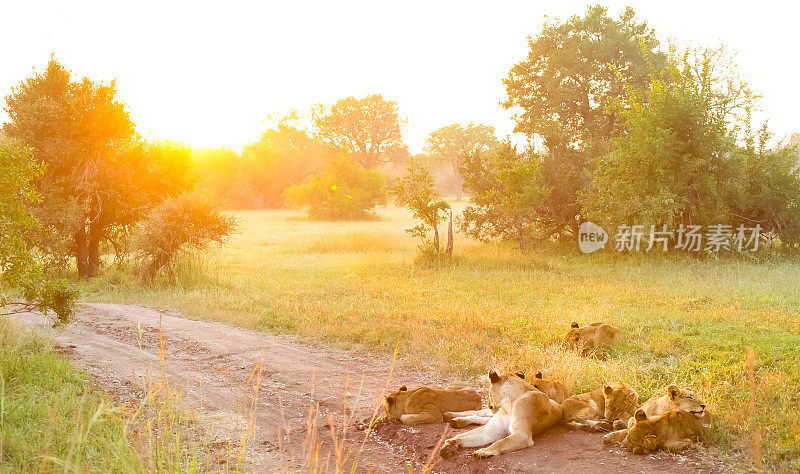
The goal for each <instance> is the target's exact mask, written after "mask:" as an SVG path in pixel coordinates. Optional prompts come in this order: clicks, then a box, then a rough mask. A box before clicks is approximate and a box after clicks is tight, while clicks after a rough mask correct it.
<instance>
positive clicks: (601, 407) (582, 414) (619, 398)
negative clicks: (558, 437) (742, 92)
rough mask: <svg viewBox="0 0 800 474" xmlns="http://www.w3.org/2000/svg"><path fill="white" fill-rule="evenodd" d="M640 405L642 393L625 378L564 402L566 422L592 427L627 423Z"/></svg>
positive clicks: (596, 428)
mask: <svg viewBox="0 0 800 474" xmlns="http://www.w3.org/2000/svg"><path fill="white" fill-rule="evenodd" d="M638 406H639V396H638V395H637V394H636V392H635V391H634V390H633V388H632V387H631V386H630V385H628V384H626V383H624V382H611V383H608V384H605V385H603V386H602V387H600V388H598V389H597V390H593V391H591V392H586V393H581V394H579V395H573V396H571V397H569V398H567V399H566V400H564V403H562V404H561V408H562V410H563V412H564V422H565V423H566V424H568V425H571V426H574V427H577V428H584V429H588V430H590V431H609V430H610V429H612V427H614V426H615V425H616V426H617V427H622V426H625V423H627V421H628V418H630V417H631V416H633V414H634V412H636V408H637V407H638Z"/></svg>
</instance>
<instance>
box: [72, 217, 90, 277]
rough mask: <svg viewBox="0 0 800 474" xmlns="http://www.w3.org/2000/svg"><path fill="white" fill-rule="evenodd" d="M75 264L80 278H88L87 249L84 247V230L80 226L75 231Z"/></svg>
mask: <svg viewBox="0 0 800 474" xmlns="http://www.w3.org/2000/svg"><path fill="white" fill-rule="evenodd" d="M75 263H76V265H77V267H78V276H79V277H80V278H88V277H89V249H88V247H87V245H86V228H85V227H84V226H83V224H81V225H80V226H79V227H78V229H77V230H76V231H75Z"/></svg>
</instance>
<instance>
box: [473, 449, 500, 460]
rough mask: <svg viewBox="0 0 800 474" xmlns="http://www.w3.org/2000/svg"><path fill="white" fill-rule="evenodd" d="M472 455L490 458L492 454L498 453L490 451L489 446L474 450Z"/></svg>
mask: <svg viewBox="0 0 800 474" xmlns="http://www.w3.org/2000/svg"><path fill="white" fill-rule="evenodd" d="M472 455H473V456H475V457H476V458H490V457H492V456H497V453H495V452H494V451H490V450H489V448H482V449H478V450H477V451H474V452H473V453H472Z"/></svg>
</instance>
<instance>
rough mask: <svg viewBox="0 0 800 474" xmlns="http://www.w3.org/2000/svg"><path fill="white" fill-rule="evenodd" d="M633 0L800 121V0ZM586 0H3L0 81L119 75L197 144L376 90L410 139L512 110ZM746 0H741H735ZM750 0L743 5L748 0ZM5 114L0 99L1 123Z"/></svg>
mask: <svg viewBox="0 0 800 474" xmlns="http://www.w3.org/2000/svg"><path fill="white" fill-rule="evenodd" d="M626 3H629V4H631V5H632V6H633V7H634V8H635V9H636V11H637V12H638V13H639V16H640V17H641V18H644V19H646V20H647V21H648V22H649V23H650V25H651V26H653V27H655V28H656V31H657V32H658V33H659V34H660V35H661V37H662V39H666V38H673V39H675V40H677V41H679V42H680V43H682V44H683V43H686V42H689V41H694V42H698V43H700V44H702V45H707V46H714V45H717V44H719V43H720V42H723V43H725V44H727V45H728V47H729V49H730V50H732V51H737V52H738V62H739V64H740V68H741V71H742V73H743V74H744V75H745V77H747V78H749V79H750V81H751V82H752V84H753V86H754V88H755V89H756V90H757V91H759V92H761V93H762V94H763V95H764V102H763V107H764V109H765V113H766V116H768V117H769V118H770V123H771V125H772V128H773V129H774V130H775V132H776V133H777V136H778V138H782V137H783V136H784V135H785V134H788V133H791V132H792V131H800V115H798V105H800V87H798V86H797V83H798V77H800V75H798V72H799V71H798V69H799V68H800V66H799V65H800V61H798V60H797V58H796V57H797V52H798V51H797V47H796V42H795V41H794V40H795V38H796V31H795V28H797V18H798V13H800V4H798V3H796V2H777V1H770V0H765V1H761V2H758V3H751V2H730V1H719V2H711V1H702V2H700V1H696V0H694V1H683V0H672V1H669V2H663V1H660V2H654V1H631V2H619V1H608V2H604V3H603V4H605V5H607V6H608V7H609V8H610V10H611V11H612V13H613V14H614V15H615V16H616V15H617V14H618V12H619V11H621V9H622V8H623V6H624V5H625V4H626ZM586 4H587V2H583V1H565V0H560V1H538V0H528V1H495V2H485V1H475V2H473V1H466V0H461V1H434V0H428V1H403V2H399V1H394V2H380V1H376V0H372V1H350V0H348V1H318V2H312V1H298V0H289V1H287V0H281V1H267V0H262V1H254V2H241V1H219V0H217V1H213V2H205V1H200V0H193V1H187V2H177V1H169V0H158V1H152V0H137V1H135V2H134V1H129V2H117V1H108V0H104V1H98V2H84V1H63V0H53V1H40V0H26V1H12V0H3V4H2V5H0V17H2V28H0V45H2V52H1V53H0V95H2V96H5V95H6V94H7V93H8V92H9V90H10V88H11V87H12V86H13V85H15V84H17V83H18V82H19V81H21V80H22V79H24V78H25V77H27V76H29V75H30V74H31V72H32V68H34V67H36V68H37V69H41V68H42V67H43V66H44V65H45V64H46V62H47V60H48V58H49V55H50V52H51V51H52V52H54V53H55V55H56V57H57V58H58V59H59V60H60V61H62V62H63V63H65V64H66V65H67V67H69V68H70V69H72V71H73V72H74V73H76V74H79V75H82V76H88V77H90V78H92V79H94V80H102V81H106V80H110V79H113V78H116V79H117V84H118V87H119V91H120V97H121V99H122V100H123V101H125V102H126V103H127V104H128V107H129V109H130V111H131V114H132V116H133V119H134V120H135V122H136V123H137V126H138V129H139V131H140V132H141V133H143V134H144V135H146V136H151V137H153V138H166V139H173V140H179V141H183V142H185V143H188V144H190V145H193V146H212V147H216V146H223V145H224V146H227V147H229V148H233V149H237V150H238V149H241V147H242V146H244V145H246V144H247V143H250V142H252V141H254V140H256V139H257V137H258V136H259V135H260V133H261V131H262V130H263V129H264V128H265V127H266V126H267V124H268V122H266V118H267V115H268V114H270V113H280V112H284V111H287V110H288V109H291V108H294V109H297V110H298V111H300V112H305V111H307V110H308V109H309V108H310V107H311V106H312V105H314V104H316V103H320V102H322V103H324V104H327V105H330V104H332V103H333V102H335V101H336V100H337V99H339V98H342V97H345V96H349V95H354V96H364V95H366V94H369V93H373V92H375V93H380V94H382V95H383V96H384V97H386V98H389V99H392V100H395V101H397V103H398V104H399V108H400V112H401V114H402V115H403V116H404V117H405V118H406V119H407V124H406V126H405V129H404V136H405V140H406V142H407V143H408V145H409V147H410V148H411V151H412V152H418V151H420V150H421V148H422V147H423V145H424V142H425V138H426V137H427V135H428V133H430V132H431V131H432V130H435V129H437V128H439V127H441V126H445V125H449V124H451V123H453V122H468V121H476V122H483V123H487V124H491V125H494V126H496V127H497V129H498V132H499V134H500V135H501V136H504V135H506V134H508V133H510V132H511V129H512V128H513V123H512V122H511V120H510V115H509V113H508V112H506V111H504V110H503V108H502V107H501V106H500V105H499V102H500V100H502V99H503V96H504V89H503V86H502V78H503V77H505V76H506V74H507V73H508V70H509V69H510V67H511V66H512V65H513V64H514V63H516V62H517V61H519V60H520V59H521V58H523V57H524V56H525V54H526V51H527V43H526V37H527V36H528V35H536V34H537V32H538V31H539V29H540V27H541V25H542V22H543V20H544V17H545V15H547V16H550V17H555V18H566V17H568V16H570V15H572V14H579V13H583V11H584V10H585V8H586ZM740 5H741V6H740ZM744 5H746V6H744ZM5 119H6V115H5V113H4V112H0V121H4V120H5Z"/></svg>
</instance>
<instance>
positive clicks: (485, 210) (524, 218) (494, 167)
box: [460, 142, 550, 251]
mask: <svg viewBox="0 0 800 474" xmlns="http://www.w3.org/2000/svg"><path fill="white" fill-rule="evenodd" d="M541 167H542V166H541V163H540V162H539V157H538V156H537V155H536V154H535V153H533V152H531V151H528V152H526V153H518V152H517V150H516V149H515V148H514V146H512V145H511V144H510V143H508V142H504V143H502V144H501V145H500V146H499V147H497V148H495V149H494V150H492V151H489V152H481V151H474V152H472V153H469V154H468V155H467V156H466V158H465V159H464V162H463V163H462V165H461V168H460V171H461V175H462V176H463V177H464V189H465V190H466V191H468V192H469V193H470V194H471V196H472V197H471V199H470V205H469V206H467V208H466V209H464V213H463V214H462V218H461V229H462V230H463V231H464V232H465V233H466V234H468V235H471V236H473V237H475V238H477V239H479V240H491V239H495V238H499V239H504V240H506V239H507V240H513V241H516V242H517V243H518V244H519V246H520V248H521V249H522V250H523V251H524V250H527V249H528V248H529V247H530V245H531V244H532V243H534V242H536V241H538V240H543V239H545V238H547V237H549V235H548V234H546V233H542V229H543V226H542V219H541V217H539V216H540V215H541V207H542V205H543V203H544V202H545V201H546V199H547V198H548V196H549V193H550V189H549V188H546V187H544V186H542V185H541V184H540V183H541V172H542V170H541Z"/></svg>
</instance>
